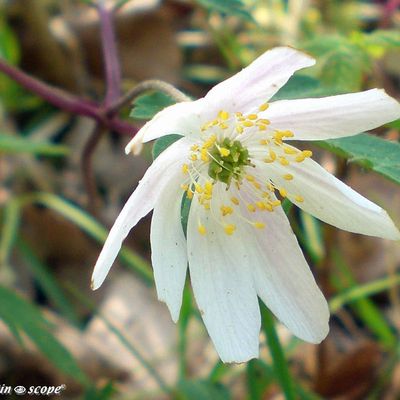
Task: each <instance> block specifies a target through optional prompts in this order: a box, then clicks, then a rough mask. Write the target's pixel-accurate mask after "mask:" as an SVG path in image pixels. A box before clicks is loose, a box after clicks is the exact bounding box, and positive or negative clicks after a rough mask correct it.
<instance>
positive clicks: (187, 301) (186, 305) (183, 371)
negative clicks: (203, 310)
mask: <svg viewBox="0 0 400 400" xmlns="http://www.w3.org/2000/svg"><path fill="white" fill-rule="evenodd" d="M191 315H192V296H191V292H190V290H189V287H188V285H185V288H184V290H183V298H182V307H181V313H180V316H179V321H178V328H179V343H178V353H179V378H180V379H185V378H186V375H187V372H188V367H187V361H186V349H187V327H188V325H189V320H190V317H191Z"/></svg>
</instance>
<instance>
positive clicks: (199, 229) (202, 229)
mask: <svg viewBox="0 0 400 400" xmlns="http://www.w3.org/2000/svg"><path fill="white" fill-rule="evenodd" d="M197 230H198V231H199V233H200V235H203V236H204V235H205V234H206V233H207V230H206V227H205V226H204V225H202V224H199V226H198V227H197Z"/></svg>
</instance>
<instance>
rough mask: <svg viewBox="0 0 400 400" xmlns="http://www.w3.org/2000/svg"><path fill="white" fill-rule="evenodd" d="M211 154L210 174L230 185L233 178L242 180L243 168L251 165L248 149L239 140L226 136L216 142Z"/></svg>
mask: <svg viewBox="0 0 400 400" xmlns="http://www.w3.org/2000/svg"><path fill="white" fill-rule="evenodd" d="M210 155H211V159H210V164H209V167H208V175H209V176H210V177H211V178H212V179H215V180H217V181H220V182H224V183H226V184H227V185H228V186H229V185H230V184H231V182H232V179H235V180H238V181H240V179H241V176H242V172H243V168H244V167H245V166H246V165H251V163H250V159H249V152H248V150H247V149H246V148H244V147H243V146H242V143H240V142H239V141H238V140H235V141H231V140H230V139H228V138H225V139H224V140H223V142H222V143H215V144H214V146H213V147H212V148H211V149H210Z"/></svg>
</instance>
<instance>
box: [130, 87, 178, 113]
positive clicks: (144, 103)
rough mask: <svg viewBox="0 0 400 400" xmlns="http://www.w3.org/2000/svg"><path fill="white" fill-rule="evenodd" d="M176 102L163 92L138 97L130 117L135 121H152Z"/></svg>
mask: <svg viewBox="0 0 400 400" xmlns="http://www.w3.org/2000/svg"><path fill="white" fill-rule="evenodd" d="M174 103H175V101H174V100H173V99H171V97H169V96H168V95H167V94H165V93H162V92H151V93H146V94H143V95H141V96H138V97H136V99H135V100H134V102H133V106H134V107H133V109H132V111H131V113H130V117H132V118H135V119H151V118H153V117H154V115H156V114H157V113H158V112H159V111H161V110H162V109H163V108H165V107H168V106H170V105H172V104H174Z"/></svg>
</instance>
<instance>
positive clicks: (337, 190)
mask: <svg viewBox="0 0 400 400" xmlns="http://www.w3.org/2000/svg"><path fill="white" fill-rule="evenodd" d="M258 166H259V167H260V168H264V170H265V173H266V175H267V176H268V177H269V178H271V179H272V180H273V182H274V183H275V184H276V185H277V186H279V187H283V188H285V189H286V190H287V193H288V198H289V199H290V200H291V201H292V202H294V203H295V204H296V205H297V206H298V207H300V208H302V209H303V210H304V211H307V212H308V213H310V214H312V215H314V216H315V217H317V218H318V219H320V220H322V221H324V222H327V223H328V224H331V225H334V226H336V227H338V228H340V229H344V230H346V231H349V232H354V233H361V234H364V235H370V236H377V237H381V238H386V239H393V240H400V233H399V231H398V229H397V228H396V226H395V225H394V223H393V221H392V220H391V219H390V217H389V216H388V215H387V213H386V211H385V210H383V209H382V208H381V207H379V206H378V205H376V204H375V203H373V202H372V201H370V200H368V199H366V198H365V197H363V196H361V195H360V194H359V193H357V192H356V191H355V190H353V189H351V188H350V187H349V186H347V185H346V184H345V183H343V182H342V181H340V180H339V179H337V178H335V177H334V176H333V175H331V174H330V173H329V172H328V171H326V170H325V169H324V168H322V167H321V166H320V165H319V164H318V163H316V162H315V161H313V160H311V159H306V160H304V161H303V162H302V163H295V162H294V163H291V164H290V165H288V166H285V167H283V166H280V165H279V164H277V163H273V164H268V166H266V165H265V164H264V165H263V164H262V163H260V162H259V163H258ZM287 173H289V174H292V175H293V177H294V178H293V180H291V181H286V180H285V179H283V175H284V174H287ZM296 195H300V196H301V197H302V198H303V199H304V201H300V202H299V201H297V200H296Z"/></svg>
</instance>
